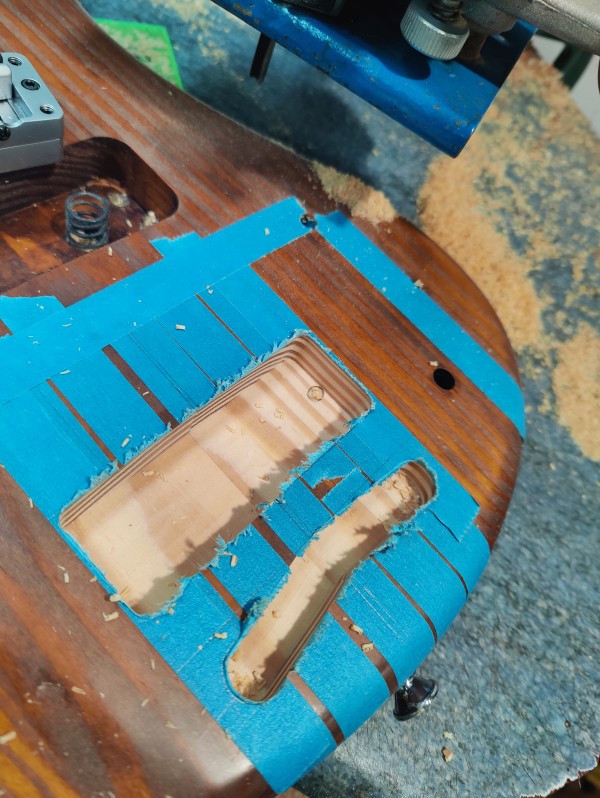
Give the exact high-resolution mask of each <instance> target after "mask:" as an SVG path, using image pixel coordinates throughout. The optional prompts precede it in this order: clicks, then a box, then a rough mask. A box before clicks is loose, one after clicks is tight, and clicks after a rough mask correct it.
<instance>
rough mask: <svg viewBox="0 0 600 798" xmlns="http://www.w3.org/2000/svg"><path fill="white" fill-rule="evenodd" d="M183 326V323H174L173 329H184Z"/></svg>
mask: <svg viewBox="0 0 600 798" xmlns="http://www.w3.org/2000/svg"><path fill="white" fill-rule="evenodd" d="M185 328H186V327H185V324H176V325H175V329H176V330H185Z"/></svg>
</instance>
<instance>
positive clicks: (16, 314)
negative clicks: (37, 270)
mask: <svg viewBox="0 0 600 798" xmlns="http://www.w3.org/2000/svg"><path fill="white" fill-rule="evenodd" d="M62 307H63V306H62V303H61V302H60V301H59V300H58V299H57V298H56V297H55V296H39V297H36V298H35V299H34V298H30V297H20V296H19V297H12V296H0V319H1V320H2V321H3V322H4V324H6V326H7V327H8V329H9V330H10V331H11V332H12V333H16V332H18V331H19V330H24V329H25V328H26V327H29V326H30V325H32V324H35V322H36V321H39V320H40V319H43V318H46V317H47V316H51V315H52V314H53V313H56V311H57V310H62Z"/></svg>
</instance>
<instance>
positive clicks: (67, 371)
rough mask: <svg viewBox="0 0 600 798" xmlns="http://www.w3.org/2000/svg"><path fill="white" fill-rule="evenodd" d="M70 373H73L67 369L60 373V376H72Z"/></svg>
mask: <svg viewBox="0 0 600 798" xmlns="http://www.w3.org/2000/svg"><path fill="white" fill-rule="evenodd" d="M70 373H71V369H65V370H64V371H59V374H63V375H64V374H70Z"/></svg>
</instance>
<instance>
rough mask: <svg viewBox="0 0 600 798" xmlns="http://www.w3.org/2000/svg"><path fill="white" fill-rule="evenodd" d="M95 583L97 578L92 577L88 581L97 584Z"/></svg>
mask: <svg viewBox="0 0 600 798" xmlns="http://www.w3.org/2000/svg"><path fill="white" fill-rule="evenodd" d="M97 581H98V577H97V576H92V578H91V579H90V582H97Z"/></svg>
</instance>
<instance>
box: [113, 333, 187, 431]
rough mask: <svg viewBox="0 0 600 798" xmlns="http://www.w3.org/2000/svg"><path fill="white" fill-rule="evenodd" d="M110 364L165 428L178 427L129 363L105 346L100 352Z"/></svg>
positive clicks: (177, 422) (115, 351)
mask: <svg viewBox="0 0 600 798" xmlns="http://www.w3.org/2000/svg"><path fill="white" fill-rule="evenodd" d="M102 351H103V352H104V354H105V355H106V357H107V358H108V359H109V360H110V362H111V363H112V364H113V366H115V368H117V369H118V370H119V371H120V373H121V374H122V375H123V377H125V379H126V380H127V382H128V383H129V384H130V385H131V387H132V388H134V389H135V390H136V391H137V393H138V394H139V395H140V396H141V397H142V399H143V400H144V402H146V404H147V405H148V407H150V408H151V409H152V410H153V411H154V412H155V413H156V415H157V416H158V417H159V418H160V420H161V421H162V423H163V424H164V425H165V426H170V427H171V429H175V427H178V426H179V421H178V420H177V419H176V418H175V416H174V415H173V414H172V413H171V412H170V411H169V410H168V409H167V408H166V407H165V406H164V404H163V403H162V402H161V401H160V399H159V398H158V396H156V394H154V393H153V392H152V391H151V390H150V388H149V387H148V386H147V385H146V383H145V382H144V381H143V380H142V379H141V377H139V376H138V374H136V372H135V371H134V370H133V369H132V368H131V366H130V365H129V363H127V361H126V360H125V359H124V358H122V357H121V355H120V354H119V353H118V352H117V350H116V349H115V348H114V346H110V345H109V346H105V347H104V349H103V350H102Z"/></svg>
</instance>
